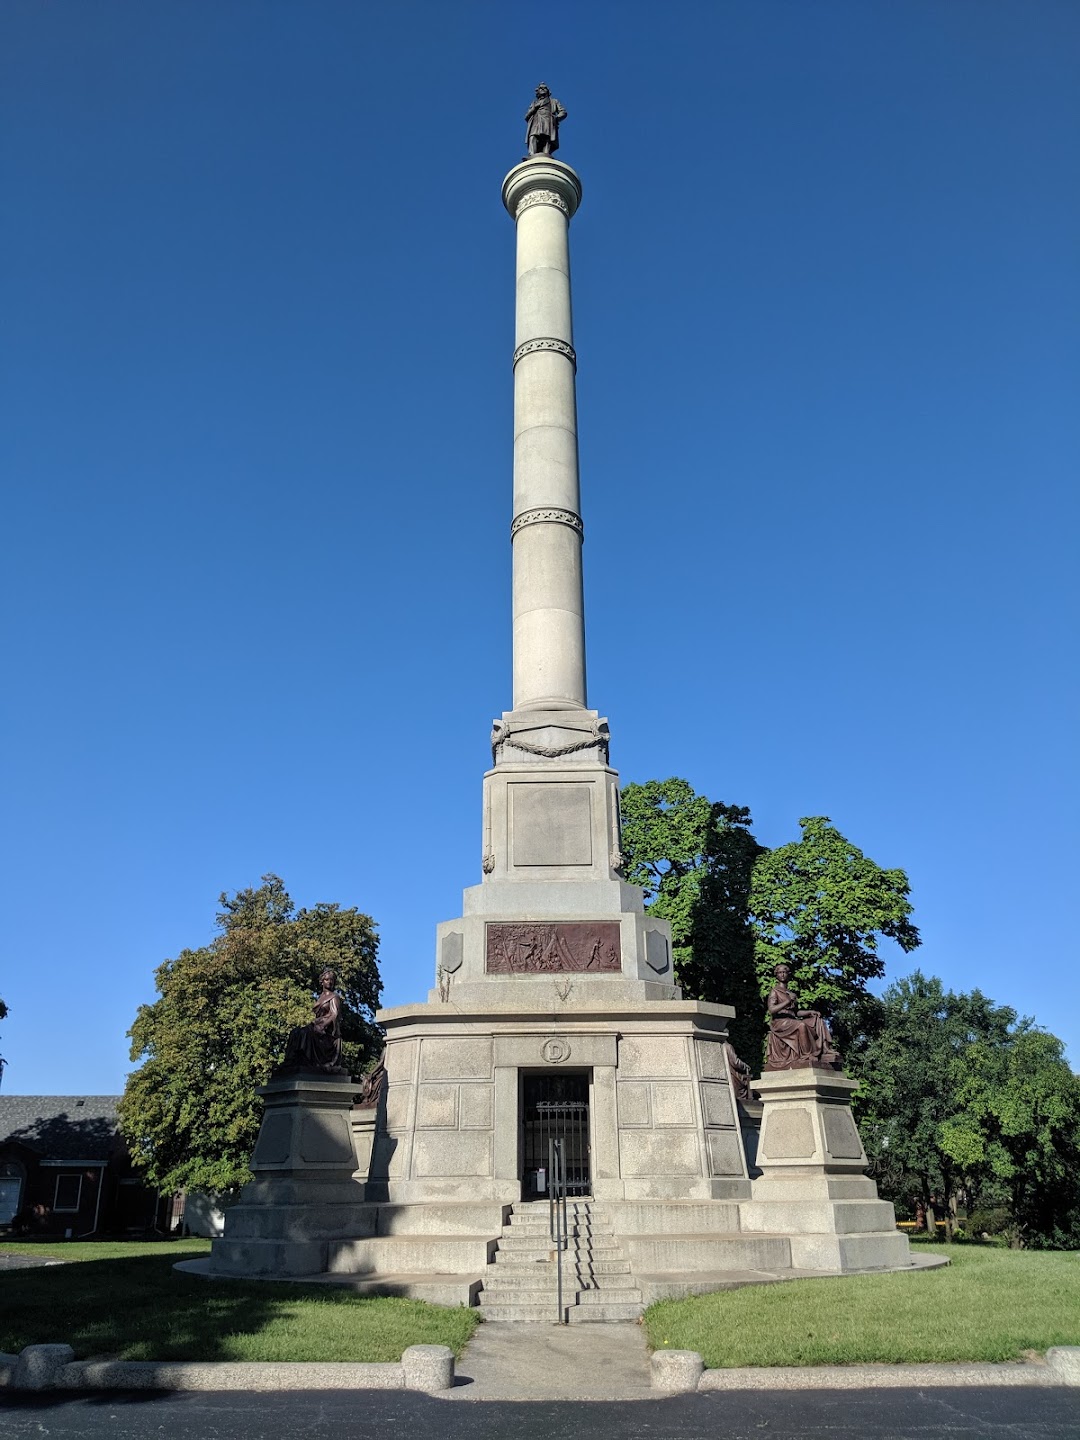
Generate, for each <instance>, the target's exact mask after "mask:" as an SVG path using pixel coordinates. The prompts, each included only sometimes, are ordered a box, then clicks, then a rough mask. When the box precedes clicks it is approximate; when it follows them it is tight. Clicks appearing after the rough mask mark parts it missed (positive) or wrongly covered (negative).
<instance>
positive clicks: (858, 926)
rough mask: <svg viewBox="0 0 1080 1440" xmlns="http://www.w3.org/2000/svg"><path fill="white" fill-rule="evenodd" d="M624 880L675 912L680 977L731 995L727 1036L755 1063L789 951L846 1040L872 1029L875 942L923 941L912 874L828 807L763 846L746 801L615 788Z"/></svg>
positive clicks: (699, 994)
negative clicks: (861, 840) (890, 864)
mask: <svg viewBox="0 0 1080 1440" xmlns="http://www.w3.org/2000/svg"><path fill="white" fill-rule="evenodd" d="M622 817H623V852H624V854H625V855H626V857H627V868H626V875H627V878H628V879H629V880H630V881H631V882H632V883H633V884H635V885H640V886H642V888H643V889H644V890H645V892H646V893H645V899H646V904H647V907H648V910H649V913H650V914H653V915H660V916H663V918H664V919H666V920H669V921H670V922H671V929H672V940H673V943H674V952H675V953H674V961H675V978H676V981H677V982H678V983H679V984H680V985H681V986H682V987H683V990H684V993H685V994H686V995H688V996H689V997H692V998H694V999H698V1000H715V1001H719V1002H721V1003H723V1004H729V1005H734V1006H735V1009H736V1012H737V1014H736V1020H735V1022H734V1023H733V1025H732V1040H733V1042H734V1044H735V1047H736V1049H737V1050H739V1051H740V1052H741V1053H742V1054H744V1055H745V1056H746V1058H747V1059H748V1060H749V1061H750V1062H751V1064H753V1063H755V1062H756V1061H757V1059H758V1057H759V1055H760V1053H761V1046H762V1038H763V1035H764V1006H763V1004H762V1000H763V997H764V996H765V995H767V994H768V992H769V989H770V988H771V986H772V983H773V974H772V972H773V967H774V966H775V965H777V964H779V963H780V961H781V960H785V961H787V963H788V964H790V965H791V966H792V970H793V972H794V977H795V983H796V988H797V990H798V994H799V998H800V1000H801V1001H802V1002H803V1003H804V1004H805V1005H807V1006H808V1007H809V1006H813V1007H815V1008H819V1009H821V1010H822V1011H824V1012H825V1014H827V1015H828V1016H830V1017H831V1018H832V1020H833V1022H834V1027H835V1030H836V1036H837V1040H838V1041H839V1043H840V1045H841V1047H842V1048H843V1049H844V1050H845V1052H846V1051H847V1050H849V1049H850V1048H851V1047H852V1045H853V1043H854V1042H855V1039H856V1037H858V1036H861V1035H862V1034H863V1033H865V1032H866V1031H867V1030H868V1029H872V1025H873V1019H874V1013H875V1007H876V1001H875V1000H874V998H873V997H872V996H871V995H870V993H869V991H868V989H867V982H868V981H869V980H872V979H876V978H878V977H879V976H880V975H881V974H882V973H883V971H884V964H883V962H882V960H881V958H880V956H879V955H878V953H877V946H878V941H879V938H880V937H881V936H887V937H889V938H891V939H894V940H896V941H897V943H898V944H899V945H900V946H901V947H902V948H903V949H905V950H912V949H914V948H915V946H916V945H918V943H919V932H918V930H917V929H916V928H915V926H914V925H913V924H912V923H911V920H910V918H909V917H910V914H911V904H910V901H909V900H908V881H907V876H906V875H905V874H904V872H903V871H902V870H883V869H882V868H881V867H880V866H878V865H876V864H875V863H874V861H873V860H870V859H869V858H868V857H867V856H865V855H864V854H863V853H862V851H861V850H859V849H858V848H857V847H856V846H854V845H853V844H852V843H851V842H850V841H849V840H847V839H845V838H844V836H843V835H841V834H840V832H839V831H838V830H837V829H836V828H835V827H834V826H833V825H831V824H830V822H829V820H828V818H827V817H826V816H815V817H812V818H810V819H805V820H802V821H801V822H800V825H801V828H802V837H801V839H799V840H797V841H794V842H793V843H792V844H790V845H782V846H781V847H780V848H779V849H777V850H768V849H766V847H765V846H763V845H761V844H760V843H759V842H758V841H757V840H756V839H755V838H754V835H753V833H752V831H751V829H750V826H751V824H752V821H751V817H750V812H749V810H747V809H746V808H745V806H741V805H724V804H716V803H713V802H712V801H710V800H708V799H707V798H706V797H705V796H704V795H698V794H697V793H696V792H695V791H694V789H693V788H692V787H691V786H690V785H689V784H688V783H687V781H685V780H681V779H677V778H672V779H669V780H650V781H648V782H647V783H646V784H644V785H633V784H631V785H627V786H626V787H625V788H624V789H623V792H622Z"/></svg>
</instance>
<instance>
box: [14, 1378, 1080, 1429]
mask: <svg viewBox="0 0 1080 1440" xmlns="http://www.w3.org/2000/svg"><path fill="white" fill-rule="evenodd" d="M395 1433H397V1434H407V1435H408V1436H409V1440H506V1437H512V1440H582V1437H586V1440H1077V1436H1078V1435H1080V1392H1078V1391H1076V1390H1067V1389H1053V1390H1049V1389H1048V1390H1041V1389H1039V1390H932V1391H931V1390H928V1391H924V1392H919V1391H916V1390H889V1391H872V1390H870V1391H854V1392H853V1391H843V1392H831V1391H827V1390H818V1391H802V1392H798V1391H788V1392H785V1393H782V1394H778V1395H763V1394H760V1393H750V1392H746V1391H739V1392H736V1393H730V1394H711V1395H706V1394H702V1395H685V1396H678V1397H674V1398H670V1399H663V1400H637V1401H618V1402H611V1403H608V1402H598V1401H575V1402H556V1401H517V1402H510V1401H497V1400H491V1401H485V1402H481V1403H479V1404H476V1405H460V1404H453V1403H449V1402H447V1401H446V1400H440V1399H435V1398H428V1397H426V1396H423V1395H415V1394H410V1393H408V1392H405V1391H392V1392H387V1391H379V1390H368V1391H352V1392H345V1391H337V1392H334V1393H332V1394H317V1393H309V1392H303V1391H283V1392H280V1393H278V1394H271V1395H268V1394H251V1393H247V1394H194V1393H191V1392H188V1393H186V1394H183V1395H165V1396H150V1395H127V1396H118V1395H115V1394H114V1395H110V1394H99V1395H95V1396H93V1397H62V1396H60V1395H54V1396H51V1397H49V1398H46V1397H41V1398H38V1399H35V1398H32V1397H30V1396H18V1397H15V1396H12V1397H10V1398H7V1397H5V1398H4V1399H3V1400H0V1437H3V1440H24V1437H31V1436H32V1437H34V1440H40V1437H50V1440H75V1437H78V1440H83V1437H99V1436H100V1437H102V1440H104V1437H108V1440H143V1437H154V1440H386V1437H387V1436H388V1435H394V1434H395Z"/></svg>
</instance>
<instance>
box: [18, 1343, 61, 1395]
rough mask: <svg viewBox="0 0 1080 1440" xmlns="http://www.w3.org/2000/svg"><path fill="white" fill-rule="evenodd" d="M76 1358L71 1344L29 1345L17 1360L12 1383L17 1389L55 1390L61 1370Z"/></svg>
mask: <svg viewBox="0 0 1080 1440" xmlns="http://www.w3.org/2000/svg"><path fill="white" fill-rule="evenodd" d="M74 1359H75V1351H74V1350H73V1349H72V1348H71V1346H70V1345H27V1346H26V1347H25V1349H23V1350H20V1351H19V1358H18V1359H17V1360H16V1361H15V1368H14V1372H13V1374H12V1377H11V1379H12V1385H13V1387H14V1388H15V1389H16V1390H54V1389H55V1388H56V1386H57V1385H58V1384H59V1383H60V1372H61V1371H62V1370H63V1368H64V1366H65V1365H70V1364H71V1362H72V1360H74Z"/></svg>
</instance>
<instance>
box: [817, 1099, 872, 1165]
mask: <svg viewBox="0 0 1080 1440" xmlns="http://www.w3.org/2000/svg"><path fill="white" fill-rule="evenodd" d="M825 1144H826V1145H827V1146H828V1149H829V1154H830V1155H832V1156H834V1157H835V1159H837V1160H861V1159H862V1155H863V1147H862V1141H861V1140H860V1139H859V1132H858V1130H856V1128H855V1121H854V1120H853V1119H852V1116H851V1111H850V1110H849V1109H848V1108H847V1107H846V1106H844V1107H843V1108H841V1107H840V1106H830V1107H829V1108H828V1109H827V1110H826V1111H825Z"/></svg>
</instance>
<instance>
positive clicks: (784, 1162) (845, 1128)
mask: <svg viewBox="0 0 1080 1440" xmlns="http://www.w3.org/2000/svg"><path fill="white" fill-rule="evenodd" d="M754 1089H755V1090H756V1091H757V1093H758V1094H759V1095H760V1097H761V1102H762V1117H761V1133H760V1138H759V1141H758V1149H757V1157H756V1160H757V1167H758V1169H759V1170H760V1172H761V1174H760V1177H759V1178H758V1179H756V1180H754V1181H753V1184H752V1198H751V1199H750V1200H749V1201H746V1202H744V1203H743V1204H742V1205H741V1206H740V1207H739V1208H740V1213H741V1217H742V1227H743V1229H744V1230H758V1231H762V1230H764V1231H769V1232H771V1233H773V1234H776V1233H781V1234H787V1235H788V1236H789V1237H790V1243H791V1264H792V1267H793V1268H794V1269H796V1270H829V1271H837V1270H882V1269H892V1268H896V1267H898V1266H903V1265H905V1264H908V1263H910V1256H909V1250H908V1241H907V1236H906V1235H904V1234H902V1233H901V1232H900V1231H898V1230H897V1229H896V1217H895V1215H894V1212H893V1207H892V1206H891V1205H890V1204H888V1203H887V1202H886V1201H884V1200H879V1199H878V1193H877V1186H876V1185H875V1184H874V1182H873V1180H871V1179H870V1178H869V1176H867V1174H866V1152H865V1151H864V1150H863V1146H862V1141H861V1139H860V1138H859V1131H858V1129H857V1127H856V1125H855V1121H854V1118H853V1117H852V1114H851V1096H852V1094H853V1093H854V1091H856V1090H857V1089H858V1082H857V1081H855V1080H849V1079H848V1078H847V1076H846V1075H842V1074H839V1073H838V1072H836V1071H834V1070H815V1069H807V1070H774V1071H766V1073H765V1074H764V1075H762V1077H761V1079H760V1080H755V1081H754Z"/></svg>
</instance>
